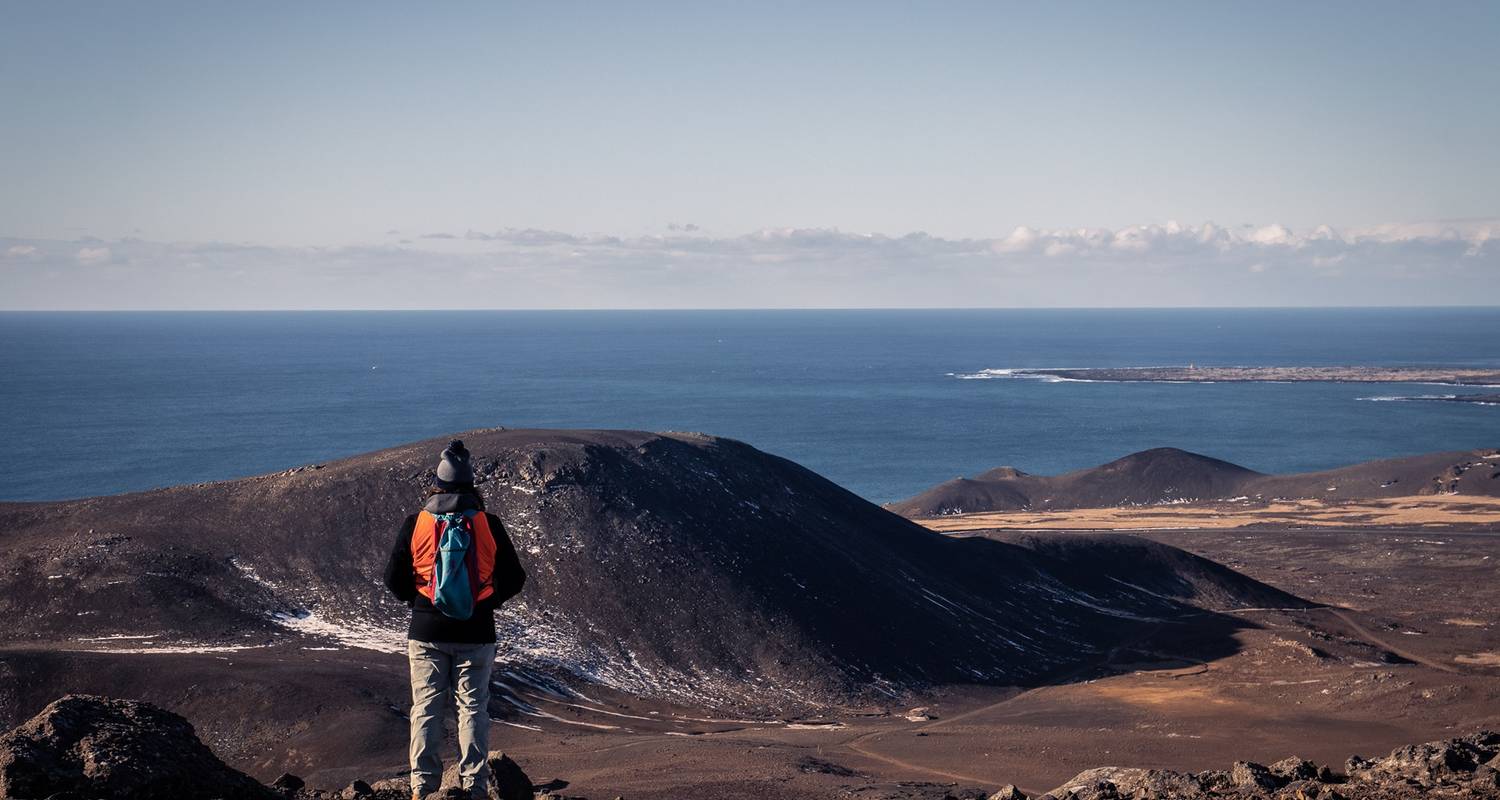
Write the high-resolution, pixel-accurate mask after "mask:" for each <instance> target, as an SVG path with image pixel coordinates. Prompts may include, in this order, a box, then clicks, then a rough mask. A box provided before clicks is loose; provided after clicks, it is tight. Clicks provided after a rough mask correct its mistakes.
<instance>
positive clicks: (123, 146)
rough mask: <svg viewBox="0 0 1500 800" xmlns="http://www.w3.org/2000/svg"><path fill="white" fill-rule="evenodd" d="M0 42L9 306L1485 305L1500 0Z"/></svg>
mask: <svg viewBox="0 0 1500 800" xmlns="http://www.w3.org/2000/svg"><path fill="white" fill-rule="evenodd" d="M3 14H4V18H5V23H4V24H3V25H0V103H3V106H0V107H3V108H4V109H5V112H4V119H5V123H4V124H3V125H0V175H3V185H0V290H3V291H0V294H3V295H5V297H4V298H0V305H4V306H5V307H11V308H32V307H37V308H41V307H91V308H92V307H148V308H155V307H218V306H229V305H236V306H248V307H343V306H348V305H358V306H376V307H400V306H402V305H403V304H404V303H405V302H409V298H407V297H405V296H404V294H403V293H401V292H399V291H396V290H394V289H392V290H390V291H389V292H381V291H377V289H378V288H379V285H381V284H382V283H385V284H386V285H388V282H387V279H388V278H391V277H393V276H397V275H407V274H411V273H413V272H430V273H432V274H433V275H440V276H443V277H445V278H447V277H451V278H455V279H461V280H467V281H470V283H471V285H473V286H474V287H475V291H473V292H471V293H469V295H468V296H466V297H465V298H464V301H465V303H466V304H473V305H480V306H494V307H513V306H528V307H551V306H564V307H566V306H603V307H624V306H629V307H635V306H656V305H666V306H679V305H683V306H696V307H701V306H716V305H738V304H754V305H793V306H800V305H904V304H915V305H1014V304H1025V305H1109V304H1115V303H1128V304H1138V305H1139V304H1144V305H1156V304H1161V305H1199V304H1207V305H1223V304H1240V303H1245V302H1251V303H1254V304H1276V305H1281V304H1292V305H1296V304H1345V302H1348V303H1377V304H1380V303H1389V302H1430V303H1457V302H1486V303H1494V302H1500V254H1497V249H1500V243H1495V242H1491V241H1490V237H1491V232H1495V233H1497V234H1500V226H1497V225H1496V223H1495V221H1496V219H1497V218H1500V191H1497V188H1496V187H1500V148H1497V147H1495V145H1494V141H1496V140H1500V103H1497V102H1496V100H1495V98H1497V97H1500V63H1497V56H1496V53H1495V46H1494V42H1496V41H1500V4H1496V3H1459V2H1452V3H1441V4H1418V3H1378V2H1361V3H1337V2H1331V3H1254V4H1250V3H1245V4H1239V5H1230V4H1225V3H1187V2H1182V3H1109V4H1105V3H1082V4H1078V3H1056V4H1053V3H1047V4H1042V3H1035V4H1005V3H974V4H966V3H922V4H918V3H902V4H882V3H858V4H836V3H829V4H806V3H789V4H777V3H754V4H749V3H735V4H728V3H682V4H663V3H657V4H604V3H597V4H572V3H536V4H526V5H517V4H502V3H483V4H478V3H476V4H460V3H453V4H429V5H417V4H394V3H393V4H380V3H358V4H352V3H351V4H339V3H286V4H275V3H268V4H261V3H257V4H227V3H131V4H124V3H102V4H81V3H68V2H49V3H32V4H22V3H10V4H7V5H5V6H4V10H3ZM1210 224H1211V225H1212V228H1211V229H1207V228H1205V226H1208V225H1210ZM1320 226H1327V227H1324V228H1320ZM1205 230H1208V231H1209V232H1208V233H1205V232H1204V231H1205ZM528 232H530V233H528ZM1106 233H1107V237H1105V238H1101V237H1102V236H1104V234H1106ZM542 234H545V235H542ZM913 234H916V237H913ZM450 236H451V237H455V238H437V237H450ZM466 236H467V238H465V237H466ZM1216 237H1217V238H1216ZM881 242H897V243H902V244H900V245H899V246H896V245H893V246H888V247H887V246H884V245H880V243H881ZM872 243H873V244H872ZM1314 251H1316V252H1314ZM957 262H962V263H957ZM1106 262H1107V263H1106ZM768 265H769V266H768ZM1187 270H1198V271H1197V272H1187ZM1203 270H1219V271H1220V272H1214V273H1204V272H1203ZM1221 273H1222V276H1223V277H1222V279H1216V278H1215V277H1214V276H1215V275H1219V274H1221ZM350 276H361V277H365V278H367V279H369V281H370V282H371V283H372V284H373V285H371V286H364V287H360V289H359V291H357V292H352V293H351V292H349V291H348V290H347V288H345V289H343V290H342V291H341V290H340V289H339V287H340V285H343V286H345V287H347V279H348V278H349V277H350ZM1018 276H1019V277H1018ZM1027 276H1029V277H1027ZM1403 276H1405V277H1403ZM1372 280H1378V281H1380V282H1383V283H1386V284H1390V285H1391V288H1390V289H1389V290H1388V291H1387V290H1382V291H1384V292H1385V293H1382V292H1381V291H1373V289H1372V287H1371V286H1369V285H1366V284H1368V283H1370V282H1371V281H1372ZM1403 280H1410V281H1411V286H1410V287H1406V288H1403V286H1402V281H1403ZM1216 281H1217V282H1216ZM1241 284H1244V285H1241ZM1429 284H1432V285H1429ZM351 295H357V298H356V297H353V296H351ZM293 298H295V299H293ZM1152 298H1157V299H1158V300H1159V302H1152ZM1341 298H1343V301H1341ZM356 300H357V302H356Z"/></svg>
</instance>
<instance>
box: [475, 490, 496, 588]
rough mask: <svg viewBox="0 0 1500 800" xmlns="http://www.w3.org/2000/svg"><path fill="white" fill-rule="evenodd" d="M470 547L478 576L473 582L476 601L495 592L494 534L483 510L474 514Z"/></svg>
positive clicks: (487, 516)
mask: <svg viewBox="0 0 1500 800" xmlns="http://www.w3.org/2000/svg"><path fill="white" fill-rule="evenodd" d="M470 547H472V548H473V553H472V558H473V559H474V567H475V574H476V576H477V577H478V580H477V581H475V582H474V602H476V603H477V602H479V601H480V600H483V599H485V598H487V597H489V596H490V595H492V594H494V593H495V549H496V548H495V534H494V532H492V531H491V530H490V518H489V515H488V514H486V513H484V512H483V511H481V512H479V513H477V514H475V515H474V543H473V544H472V545H470Z"/></svg>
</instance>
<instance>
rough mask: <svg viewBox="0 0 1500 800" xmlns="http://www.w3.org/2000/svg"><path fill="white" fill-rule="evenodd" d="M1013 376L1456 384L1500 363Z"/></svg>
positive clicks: (1483, 377)
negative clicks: (1485, 366)
mask: <svg viewBox="0 0 1500 800" xmlns="http://www.w3.org/2000/svg"><path fill="white" fill-rule="evenodd" d="M1006 374H1008V375H1009V376H1011V377H1015V378H1059V379H1064V380H1077V381H1118V382H1126V381H1137V382H1141V381H1144V382H1161V383H1165V382H1179V383H1231V382H1238V383H1271V382H1283V383H1290V382H1313V381H1322V382H1332V383H1446V384H1454V385H1459V386H1486V385H1489V386H1494V385H1500V369H1471V368H1459V369H1455V368H1452V367H1199V366H1194V365H1188V366H1185V367H1100V368H1073V369H1012V370H1006Z"/></svg>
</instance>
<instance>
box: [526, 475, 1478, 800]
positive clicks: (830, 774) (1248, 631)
mask: <svg viewBox="0 0 1500 800" xmlns="http://www.w3.org/2000/svg"><path fill="white" fill-rule="evenodd" d="M1037 516H1038V515H1033V514H983V515H972V516H967V517H947V518H941V519H937V520H931V521H924V522H927V524H930V525H931V526H932V527H934V528H936V529H939V530H944V531H947V532H950V533H953V534H954V535H964V536H992V537H997V538H1008V537H1015V536H1025V535H1045V536H1068V535H1076V534H1075V533H1070V532H1069V530H1070V529H1071V530H1072V531H1079V530H1097V529H1099V528H1103V527H1111V528H1133V529H1135V532H1136V533H1137V534H1138V535H1142V536H1148V537H1150V538H1153V539H1156V540H1159V541H1162V542H1166V543H1170V544H1172V545H1175V546H1178V547H1182V548H1184V549H1187V550H1189V551H1192V552H1194V553H1197V554H1200V555H1203V556H1206V557H1208V558H1211V559H1214V560H1216V561H1219V562H1221V563H1225V564H1228V565H1229V566H1232V567H1234V568H1235V569H1238V570H1241V571H1243V572H1245V573H1247V574H1249V575H1250V576H1252V577H1255V578H1257V579H1259V580H1262V581H1265V582H1267V583H1270V584H1272V585H1275V586H1277V587H1279V588H1282V589H1286V590H1289V591H1291V592H1293V593H1296V594H1299V595H1301V596H1303V597H1305V598H1308V599H1310V600H1314V601H1316V602H1319V603H1322V604H1325V605H1326V606H1327V607H1326V608H1321V609H1314V610H1307V611H1288V610H1280V609H1274V608H1243V609H1234V610H1232V611H1230V612H1229V613H1230V615H1231V616H1232V617H1234V618H1235V619H1237V620H1238V621H1239V622H1240V623H1241V624H1242V625H1243V626H1244V627H1243V628H1242V629H1240V630H1239V631H1238V632H1237V633H1236V634H1235V638H1236V640H1237V641H1238V643H1239V645H1240V650H1239V652H1238V653H1236V654H1235V655H1232V656H1229V657H1227V658H1220V659H1216V660H1212V661H1208V662H1204V661H1202V660H1199V659H1197V658H1195V657H1194V651H1195V649H1196V647H1195V638H1196V637H1198V636H1200V635H1206V634H1204V632H1203V631H1200V630H1198V629H1197V628H1196V627H1195V625H1194V624H1193V622H1192V621H1175V622H1164V623H1163V624H1161V625H1160V626H1159V627H1158V628H1156V629H1155V631H1154V632H1153V633H1152V634H1151V635H1150V636H1148V637H1147V638H1145V639H1143V640H1141V641H1139V642H1137V643H1136V644H1135V645H1134V646H1133V647H1129V648H1120V649H1117V650H1116V651H1114V652H1112V653H1110V654H1108V657H1107V658H1105V659H1103V660H1101V662H1100V663H1099V664H1097V665H1096V666H1094V667H1091V668H1087V669H1084V670H1081V671H1078V672H1076V673H1075V674H1072V675H1067V676H1059V677H1058V679H1057V680H1055V681H1052V682H1050V683H1049V684H1047V685H1043V686H1040V687H1037V688H1031V689H1026V690H1021V689H1010V690H1005V689H995V688H984V687H953V688H950V689H948V690H945V691H944V692H943V693H942V694H941V695H940V696H938V697H935V698H932V699H931V701H929V702H928V703H927V706H928V707H927V709H926V711H925V713H917V714H908V713H907V712H909V711H910V709H907V708H896V707H892V708H872V709H869V710H868V713H865V714H855V713H846V714H843V715H838V716H832V717H829V718H827V719H820V720H798V721H775V720H753V719H751V720H719V721H714V722H708V721H699V722H696V723H694V722H691V721H684V720H683V719H682V718H683V717H692V716H695V715H694V714H693V713H692V712H691V711H689V710H682V709H663V708H651V709H646V708H639V707H634V708H633V707H631V706H629V705H617V704H613V703H611V702H609V700H608V699H607V698H602V697H596V698H594V699H595V700H597V701H599V702H593V703H588V702H582V703H580V702H577V701H562V700H549V699H548V698H547V697H546V696H545V695H543V694H541V693H530V695H529V697H528V698H527V699H529V700H531V701H533V702H535V703H537V704H538V706H539V707H541V708H544V709H546V710H547V711H548V712H549V713H553V714H556V715H557V716H558V717H559V718H560V719H561V720H566V721H565V722H560V721H547V722H545V723H544V724H542V725H540V726H538V727H540V728H541V730H539V731H522V730H519V729H515V728H510V729H508V730H506V731H504V732H500V731H498V730H497V734H498V735H499V737H500V738H502V739H503V740H504V745H505V747H506V749H507V750H508V751H510V752H511V753H513V754H514V755H515V756H516V757H517V758H519V759H521V761H522V763H524V764H528V765H530V767H531V768H532V769H533V770H534V771H536V772H538V773H540V774H542V775H559V776H563V777H565V778H566V779H568V780H569V781H571V782H572V785H571V786H570V787H568V789H567V790H566V791H567V792H568V793H572V792H577V793H578V794H583V795H589V796H601V795H607V796H613V795H614V794H616V793H619V794H623V795H625V796H627V797H629V796H637V797H645V796H651V797H668V796H670V797H746V798H749V797H872V798H874V797H942V796H943V795H944V793H946V792H948V791H952V790H957V789H967V788H971V787H972V788H989V789H993V788H996V787H998V786H1000V785H1003V784H1006V783H1015V784H1017V785H1019V786H1020V787H1021V788H1023V789H1025V790H1027V791H1030V792H1042V791H1046V790H1048V789H1051V788H1053V787H1055V786H1057V785H1059V784H1061V783H1062V782H1063V781H1065V780H1066V779H1068V778H1070V777H1072V776H1073V775H1074V774H1076V773H1077V772H1079V771H1082V770H1084V769H1087V768H1090V767H1096V766H1102V765H1116V766H1144V767H1171V768H1176V769H1191V770H1198V769H1208V768H1227V767H1228V765H1229V764H1230V763H1231V762H1232V761H1234V760H1236V759H1251V760H1259V761H1262V762H1270V761H1275V760H1278V759H1280V758H1282V757H1285V756H1287V755H1291V754H1296V755H1300V756H1302V757H1304V758H1311V759H1314V760H1317V761H1320V762H1325V763H1328V764H1330V765H1333V766H1334V767H1335V768H1339V767H1340V766H1341V765H1342V763H1343V761H1344V759H1345V758H1347V757H1348V756H1349V755H1351V754H1355V753H1358V754H1361V755H1372V754H1384V753H1386V752H1388V751H1389V750H1390V749H1391V748H1394V747H1396V746H1399V745H1402V744H1405V743H1409V742H1419V741H1425V740H1430V739H1435V738H1442V737H1446V736H1451V735H1456V734H1459V733H1462V732H1467V731H1471V730H1475V729H1478V728H1481V727H1490V728H1496V727H1500V571H1497V566H1500V503H1497V502H1496V501H1493V500H1482V501H1477V502H1476V501H1473V500H1467V499H1466V500H1463V501H1461V502H1446V503H1445V501H1444V500H1443V499H1442V498H1402V499H1398V500H1393V501H1379V502H1374V503H1366V504H1338V505H1332V504H1318V503H1270V504H1264V505H1260V506H1254V507H1247V506H1245V504H1214V505H1209V506H1204V507H1196V506H1187V505H1183V506H1165V507H1156V508H1150V509H1111V510H1082V511H1075V512H1064V513H1058V514H1051V515H1046V516H1047V517H1048V518H1047V519H1045V520H1038V519H1037ZM1148 523H1149V524H1148ZM1143 527H1144V528H1155V530H1140V528H1143ZM1039 528H1048V529H1050V530H1048V531H1047V532H1046V533H1042V534H1033V533H1030V532H1028V530H1029V531H1036V530H1037V529H1039ZM1121 578H1122V579H1124V580H1128V576H1121ZM566 703H571V705H569V704H566ZM618 714H624V715H627V716H615V715H618ZM924 717H925V718H924ZM527 722H528V723H529V722H530V721H527ZM789 722H790V724H788V723H789ZM589 725H611V726H614V727H612V728H609V729H603V728H589V727H587V726H589Z"/></svg>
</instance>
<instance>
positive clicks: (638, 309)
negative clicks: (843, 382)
mask: <svg viewBox="0 0 1500 800" xmlns="http://www.w3.org/2000/svg"><path fill="white" fill-rule="evenodd" d="M1407 309H1409V310H1458V309H1500V304H1496V303H1449V304H1436V305H1432V304H1427V305H1377V304H1368V305H1337V306H1335V305H1200V306H1185V305H1177V306H666V307H653V306H598V307H593V306H544V307H534V306H533V307H516V306H510V307H508V306H493V307H486V308H444V307H441V306H432V307H423V308H410V307H405V308H400V307H370V308H0V314H365V313H391V312H409V313H419V314H425V313H439V312H443V313H454V312H457V313H476V312H480V313H484V312H507V313H514V312H565V313H566V312H591V311H608V312H631V313H650V312H668V313H670V312H712V311H1354V310H1371V311H1373V310H1407Z"/></svg>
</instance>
